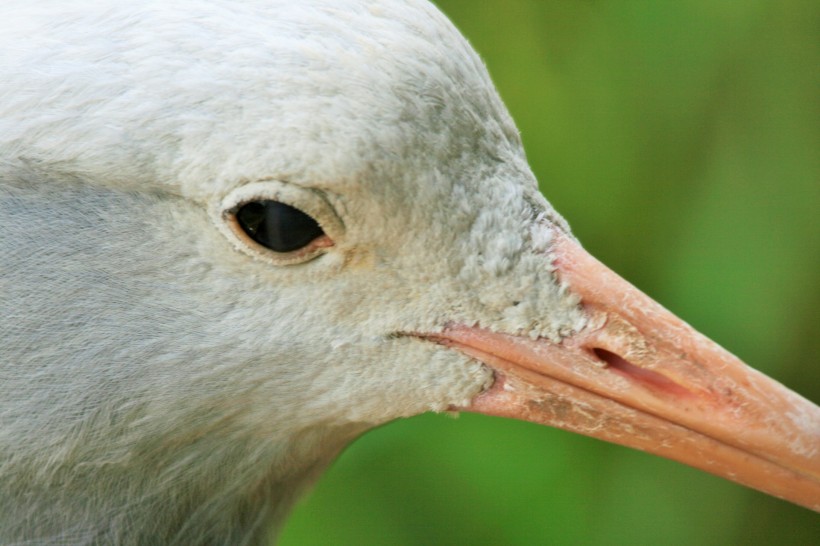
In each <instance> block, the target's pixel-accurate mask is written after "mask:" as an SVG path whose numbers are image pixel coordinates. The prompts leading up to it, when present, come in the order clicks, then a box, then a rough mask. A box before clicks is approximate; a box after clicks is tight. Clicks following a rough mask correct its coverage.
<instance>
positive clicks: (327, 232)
mask: <svg viewBox="0 0 820 546" xmlns="http://www.w3.org/2000/svg"><path fill="white" fill-rule="evenodd" d="M215 212H216V216H217V219H218V225H219V227H220V230H221V231H222V232H223V234H225V235H226V236H227V237H228V238H229V240H231V242H233V243H234V246H236V247H237V248H239V249H240V250H242V251H243V252H245V253H247V254H251V255H252V256H254V257H257V258H261V259H264V260H266V261H268V262H271V263H273V264H275V265H292V264H298V263H304V262H308V261H310V260H313V259H315V258H317V257H319V256H321V255H322V254H325V253H326V252H328V251H329V249H331V248H332V247H333V246H335V244H336V242H337V241H338V240H339V239H340V238H341V237H342V235H343V234H344V226H343V224H342V222H341V220H340V219H339V217H338V215H337V214H336V212H335V211H334V210H333V207H332V206H331V205H330V203H329V202H328V201H327V199H326V198H325V196H324V195H323V194H322V192H320V191H318V190H314V189H310V188H303V187H300V186H297V185H295V184H291V183H287V182H282V181H279V180H265V181H260V182H252V183H249V184H245V185H243V186H240V187H239V188H236V189H235V190H233V191H232V192H230V193H229V194H228V195H227V196H225V198H224V199H223V200H222V202H221V203H220V204H219V205H218V206H217V210H216V211H215ZM294 222H295V224H294ZM300 226H301V227H300ZM292 229H296V230H297V231H298V230H302V231H301V233H290V232H289V231H291V230H292ZM260 230H261V231H260ZM262 232H264V233H262Z"/></svg>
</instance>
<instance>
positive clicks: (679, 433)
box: [0, 0, 820, 544]
mask: <svg viewBox="0 0 820 546" xmlns="http://www.w3.org/2000/svg"><path fill="white" fill-rule="evenodd" d="M7 11H8V14H10V16H11V17H10V18H9V19H7V20H6V21H4V23H3V25H4V30H7V32H4V33H3V35H2V38H0V40H2V47H0V50H2V51H3V52H4V53H3V57H2V64H1V65H0V66H2V70H3V72H4V74H3V77H2V78H0V81H2V83H0V85H2V87H0V89H2V90H0V96H2V101H0V103H1V104H2V106H0V108H2V115H0V168H2V171H0V180H1V181H2V183H1V184H0V188H2V190H0V191H2V193H0V195H2V198H0V209H1V210H2V213H0V221H2V228H0V233H2V235H0V237H2V239H0V267H2V269H0V273H1V274H2V276H0V279H1V280H0V283H1V284H0V290H1V292H0V294H2V296H3V297H2V301H1V302H0V305H2V309H0V311H2V312H0V316H1V317H2V318H0V321H2V322H0V333H2V340H3V341H2V353H0V354H2V357H3V359H2V367H0V386H2V388H1V389H0V415H2V425H3V426H2V427H0V491H2V495H0V542H3V543H22V544H51V543H54V544H143V543H161V544H166V543H168V544H174V543H177V544H191V543H202V544H252V543H258V542H260V541H262V540H264V537H265V536H266V533H267V532H268V528H269V527H271V526H272V527H273V528H278V527H281V525H282V522H283V521H284V520H285V518H286V516H287V514H288V512H289V510H290V508H291V507H292V505H293V503H294V502H295V500H296V499H298V498H299V497H300V495H301V494H302V493H303V492H304V491H305V490H306V489H308V488H309V486H310V485H311V484H312V483H313V482H314V481H315V480H316V479H317V478H318V477H319V475H320V474H321V473H322V471H323V470H324V469H325V468H326V467H327V466H328V464H330V462H331V461H332V460H333V459H334V458H335V456H336V455H337V454H338V453H339V452H340V450H342V449H343V448H344V447H345V446H346V445H347V444H348V443H350V442H351V441H352V440H354V439H355V438H356V437H358V436H359V435H361V434H362V433H364V432H365V431H367V430H369V429H371V428H373V427H376V426H378V425H380V424H383V423H386V422H389V421H391V420H394V419H397V418H400V417H406V416H411V415H415V414H418V413H422V412H426V411H433V412H445V411H473V412H479V413H485V414H492V415H501V416H507V417H514V418H519V419H525V420H530V421H534V422H538V423H542V424H549V425H552V426H558V427H560V428H566V429H569V430H573V431H576V432H581V433H584V434H589V435H593V436H595V437H599V438H602V439H607V440H610V441H615V442H617V443H623V444H626V445H629V446H632V447H637V448H639V449H643V450H646V451H649V452H651V453H655V454H659V455H662V456H666V457H669V458H673V459H675V460H679V461H681V462H684V463H687V464H690V465H692V466H696V467H699V468H702V469H704V470H707V471H710V472H712V473H716V474H719V475H722V476H724V477H727V478H730V479H733V480H735V481H738V482H741V483H743V484H745V485H749V486H751V487H755V488H758V489H761V490H764V491H766V492H768V493H770V494H773V495H775V496H779V497H782V498H785V499H787V500H790V501H792V502H795V503H798V504H801V505H804V506H806V507H808V508H812V509H814V510H818V509H820V481H819V480H818V475H820V468H818V466H819V464H820V461H819V460H818V457H820V455H819V454H818V449H819V448H820V410H818V409H817V407H816V406H815V405H814V404H812V403H811V402H809V401H808V400H805V399H804V398H802V397H800V396H799V395H797V394H795V393H793V392H791V391H789V390H788V389H786V388H785V387H783V386H781V385H779V384H778V383H776V382H774V381H773V380H769V379H767V378H765V376H763V375H762V374H759V373H757V372H755V371H753V370H751V369H750V368H747V367H745V365H743V364H742V363H740V362H739V361H738V360H737V359H736V358H735V357H733V356H731V355H730V354H729V353H727V352H725V351H724V350H723V349H721V348H720V347H718V346H717V345H715V344H713V343H712V342H710V341H708V340H707V339H706V338H705V337H703V336H701V335H700V334H698V333H697V332H695V331H694V330H692V329H691V328H690V327H689V326H687V325H686V324H685V323H683V322H682V321H680V320H679V319H677V318H675V317H674V316H672V315H671V313H669V312H668V311H666V310H664V309H663V308H661V307H660V306H659V305H658V304H656V303H654V302H652V301H651V300H650V299H649V298H648V297H646V296H644V295H643V294H641V293H640V292H638V291H637V289H635V288H633V287H631V286H630V285H629V284H628V283H626V281H623V280H622V279H620V278H619V277H618V276H617V275H616V274H614V273H613V272H611V271H610V270H609V269H607V268H606V267H605V266H603V265H602V264H601V263H600V262H598V261H597V260H595V259H594V258H592V257H591V256H590V255H589V254H587V253H586V252H585V251H584V250H583V248H582V247H581V246H580V244H579V243H578V241H577V240H576V239H575V238H574V236H573V235H572V233H571V231H570V229H569V227H568V225H567V223H566V222H565V221H564V220H563V219H562V218H561V216H559V215H558V213H557V212H556V211H555V210H554V209H553V208H552V206H551V205H550V204H549V203H548V202H547V201H546V200H545V199H544V197H543V196H541V194H540V192H539V191H538V186H537V183H536V181H535V178H534V176H533V174H532V172H531V170H530V169H529V167H528V165H527V161H526V158H525V156H524V153H523V149H522V145H521V140H520V136H519V134H518V132H517V130H516V128H515V125H514V123H513V121H512V119H511V118H510V116H509V114H508V113H507V111H506V109H505V107H504V105H503V103H502V102H501V100H500V98H499V97H498V95H497V93H496V91H495V90H494V87H493V85H492V83H491V81H490V79H489V76H488V75H487V71H486V69H485V67H484V66H483V64H482V62H481V61H480V59H479V58H478V56H477V55H476V54H475V52H474V51H473V50H472V48H471V47H470V45H469V44H468V43H467V42H466V40H465V39H464V38H463V37H462V36H461V35H460V34H459V33H458V31H457V30H456V29H455V28H454V27H453V26H452V25H451V24H450V23H449V22H448V21H447V19H446V18H445V17H444V16H443V15H442V14H441V13H440V12H439V11H438V10H437V9H436V8H434V7H433V6H432V5H430V4H428V3H426V2H422V1H416V0H412V1H406V2H398V1H382V2H367V1H363V0H342V1H334V2H331V1H327V0H311V1H306V2H290V1H276V0H269V1H251V2H246V3H234V2H227V1H210V2H204V1H199V0H182V1H179V2H174V3H139V4H136V3H125V2H121V3H113V4H112V3H94V2H79V1H69V2H59V3H57V2H48V1H46V2H40V3H38V4H37V5H36V6H28V5H26V4H25V3H22V2H17V1H16V0H12V2H10V3H9V6H8V7H7Z"/></svg>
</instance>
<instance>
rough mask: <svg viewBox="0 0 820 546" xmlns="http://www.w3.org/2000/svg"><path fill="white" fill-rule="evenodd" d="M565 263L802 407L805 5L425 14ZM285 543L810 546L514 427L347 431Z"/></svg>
mask: <svg viewBox="0 0 820 546" xmlns="http://www.w3.org/2000/svg"><path fill="white" fill-rule="evenodd" d="M438 4H439V6H440V7H441V9H443V10H444V11H445V13H447V14H448V15H449V16H450V17H451V19H452V20H453V21H454V22H455V23H456V25H457V26H458V27H459V28H460V29H461V30H462V32H464V33H465V34H466V35H467V37H468V38H469V39H470V40H471V42H472V43H473V45H474V46H475V47H476V48H477V49H478V51H479V52H480V53H481V54H482V56H483V57H484V59H485V61H486V63H487V65H488V67H489V70H490V73H491V74H492V75H493V78H494V80H495V82H496V84H497V86H498V88H499V90H500V92H501V95H502V97H503V98H504V100H505V102H506V103H507V105H508V107H509V109H510V110H511V112H512V114H513V117H514V118H515V119H516V121H517V123H518V126H519V128H520V130H521V132H522V135H523V139H524V143H525V146H526V149H527V153H528V156H529V159H530V162H531V165H532V167H533V169H534V170H535V173H536V175H537V176H538V178H539V180H540V181H541V188H542V191H543V192H544V193H545V194H546V195H547V197H548V198H549V199H550V201H551V202H552V203H553V204H554V205H555V206H556V208H557V209H558V210H559V211H560V212H561V213H562V214H563V215H564V216H565V217H566V218H567V219H568V220H569V222H570V224H571V225H572V226H573V228H574V231H575V233H576V234H577V235H578V237H579V238H580V239H581V241H582V242H583V243H584V244H585V246H586V247H587V248H588V249H589V250H590V251H591V252H592V253H593V254H595V255H597V256H598V257H599V258H601V259H602V260H603V261H604V262H605V263H607V264H608V265H610V267H612V268H613V269H615V270H616V271H618V272H619V273H621V274H622V275H623V276H624V277H626V278H627V279H629V280H631V281H632V282H633V283H634V284H636V285H637V286H639V287H641V288H642V289H643V290H644V291H646V292H648V293H649V294H650V295H652V296H653V297H655V298H656V299H658V300H659V301H661V302H662V303H663V304H664V305H666V306H667V307H669V308H670V309H672V310H673V311H674V312H676V313H678V314H679V315H681V316H682V317H683V318H684V319H686V320H687V321H689V322H690V323H691V324H693V325H694V326H695V327H696V328H698V329H699V330H701V331H703V332H705V333H706V334H707V335H709V336H710V337H712V338H713V339H715V340H717V341H718V342H719V343H721V344H722V345H724V346H725V347H727V348H728V349H730V350H731V351H733V352H735V353H736V354H738V355H739V356H740V357H741V358H743V359H744V360H746V361H747V362H749V363H750V364H751V365H753V366H754V367H757V368H758V369H760V370H762V371H764V372H765V373H767V374H769V375H772V376H774V377H776V378H778V379H779V380H780V381H782V382H783V383H786V384H787V385H789V386H791V387H792V388H794V389H796V390H797V391H798V392H801V393H802V394H803V395H804V396H807V397H808V398H810V399H812V400H815V401H818V400H820V366H818V354H820V342H819V341H818V340H820V335H818V325H819V324H820V320H818V309H820V282H818V280H819V277H820V275H818V266H820V220H819V219H818V217H819V215H820V123H818V120H820V116H819V115H818V114H820V97H819V96H818V90H820V69H819V68H818V67H820V40H819V39H818V29H820V24H819V23H820V9H818V6H819V5H818V4H817V2H814V1H805V2H800V1H792V0H744V1H743V2H730V1H728V0H682V1H677V2H673V1H643V2H616V1H603V0H599V1H593V0H588V1H580V0H573V1H570V0H542V1H536V0H530V1H525V0H503V1H502V0H498V1H483V0H482V1H467V0H463V1H458V0H446V1H445V0H441V1H440V2H438ZM280 542H281V544H284V545H286V546H304V545H322V546H325V545H328V544H334V545H346V544H349V545H357V546H360V545H369V544H373V545H375V544H390V545H420V544H471V545H482V544H499V545H531V544H624V545H630V546H634V545H640V544H647V545H650V544H651V545H655V544H665V545H677V544H680V545H691V544H698V545H699V546H704V545H725V544H743V545H747V546H748V545H754V544H760V545H769V544H778V545H803V544H805V545H808V544H820V516H818V515H817V514H814V513H812V512H809V511H807V510H804V509H801V508H797V507H794V506H791V505H789V504H786V503H784V502H781V501H778V500H775V499H772V498H769V497H767V496H764V495H762V494H759V493H756V492H753V491H750V490H747V489H744V488H742V487H740V486H736V485H733V484H730V483H728V482H725V481H722V480H719V479H717V478H713V477H711V476H708V475H706V474H703V473H701V472H698V471H695V470H692V469H689V468H687V467H684V466H681V465H679V464H676V463H671V462H668V461H664V460H660V459H656V458H653V457H650V456H647V455H644V454H642V453H638V452H634V451H630V450H627V449H624V448H621V447H616V446H611V445H607V444H604V443H601V442H598V441H595V440H590V439H587V438H583V437H580V436H575V435H570V434H568V433H564V432H560V431H556V430H551V429H547V428H542V427H537V426H534V425H529V424H526V423H517V422H512V421H502V420H498V419H491V418H485V417H480V416H475V415H463V416H461V417H460V418H458V419H451V418H448V417H446V416H438V415H426V416H421V417H418V418H414V419H410V420H406V421H402V422H396V423H392V424H390V425H388V426H386V427H383V428H381V429H379V430H376V431H373V432H371V433H368V434H367V435H365V436H364V437H363V438H361V439H360V440H359V441H358V442H356V443H355V444H354V445H353V446H352V447H350V448H349V449H348V450H347V451H346V452H345V453H344V454H343V456H342V457H341V459H340V460H339V461H337V462H336V463H335V465H334V466H333V467H332V468H331V469H330V471H329V472H328V474H327V475H326V476H325V477H324V478H323V479H322V480H321V481H320V482H319V484H318V486H317V488H316V489H315V491H314V492H313V493H312V494H311V495H309V496H308V497H307V498H306V499H305V500H304V501H303V502H302V503H301V504H300V505H299V507H298V508H297V510H296V511H295V513H294V514H293V517H292V519H291V521H290V523H289V525H288V527H287V528H286V529H285V532H284V534H283V535H282V537H281V541H280Z"/></svg>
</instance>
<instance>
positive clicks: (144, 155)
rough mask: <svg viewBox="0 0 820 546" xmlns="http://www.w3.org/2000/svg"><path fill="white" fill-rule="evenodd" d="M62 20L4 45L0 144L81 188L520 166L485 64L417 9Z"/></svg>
mask: <svg viewBox="0 0 820 546" xmlns="http://www.w3.org/2000/svg"><path fill="white" fill-rule="evenodd" d="M55 9H59V10H61V11H62V12H63V14H62V15H64V16H63V17H59V18H58V17H44V16H37V14H32V13H29V14H28V18H27V21H28V23H27V24H22V25H20V28H22V29H27V30H26V36H19V35H18V36H13V37H7V38H6V39H5V40H3V42H5V41H6V40H12V39H15V40H18V41H17V45H16V46H15V47H14V48H12V49H11V50H10V51H11V53H10V54H9V55H10V57H9V58H10V59H11V62H10V63H8V65H9V67H10V68H9V69H8V70H9V71H10V74H9V78H7V79H6V81H7V85H8V86H9V87H8V88H7V91H4V92H3V95H4V97H5V96H8V97H9V100H8V101H6V106H5V107H0V108H2V109H3V110H4V114H6V113H7V114H8V115H4V116H3V118H4V119H5V120H6V122H5V124H4V125H6V126H7V128H8V130H5V127H4V131H0V134H5V135H7V136H6V137H5V138H3V139H2V142H0V144H2V146H3V147H4V148H5V149H6V150H11V151H12V152H14V154H15V155H16V156H17V157H20V158H22V159H28V160H31V161H33V162H37V163H38V164H41V165H49V164H54V165H59V167H60V168H61V169H67V170H76V171H78V172H82V173H83V177H84V178H85V179H87V180H89V179H90V180H94V181H96V182H99V183H104V184H113V185H121V186H138V187H139V188H143V187H145V186H146V185H159V186H161V187H164V188H165V189H168V190H171V191H174V192H177V193H180V194H182V195H185V196H187V197H190V198H193V199H195V200H208V199H210V198H213V197H214V196H219V195H224V194H225V193H226V192H227V191H229V190H230V189H232V188H233V187H236V186H237V185H239V184H243V183H245V182H247V181H253V180H259V179H265V178H279V179H286V180H289V181H292V182H295V183H299V184H303V185H308V186H311V185H313V186H316V185H320V186H332V185H336V186H338V187H341V186H343V185H345V184H347V185H351V184H353V185H355V184H362V183H365V182H367V181H371V182H372V183H376V184H381V183H383V182H384V179H385V178H395V177H397V176H399V175H402V176H404V177H405V178H407V179H410V180H421V179H422V178H424V177H423V176H422V175H423V174H429V173H430V172H432V171H435V172H437V173H438V174H442V172H443V173H444V174H452V173H454V172H458V173H463V172H464V170H465V168H466V166H468V165H472V164H475V163H476V162H492V161H496V162H497V161H499V160H502V161H503V160H506V159H509V158H520V157H521V156H522V155H523V154H522V152H521V151H520V143H519V140H518V135H517V132H516V130H515V127H514V125H513V123H512V121H511V120H510V118H509V116H508V115H507V113H506V110H505V109H504V107H503V105H502V103H501V101H500V99H499V98H498V97H497V95H496V93H495V91H494V89H493V86H492V84H491V82H490V80H489V77H488V76H487V74H486V71H485V69H484V67H483V65H482V64H481V62H480V60H479V59H478V57H477V55H476V54H475V53H474V52H473V51H472V49H471V48H470V46H469V44H467V42H466V40H464V39H463V38H462V37H461V35H460V34H459V33H458V31H457V30H456V29H455V28H454V27H452V25H451V24H450V23H449V22H448V21H447V20H446V18H445V17H444V16H443V15H441V14H440V13H439V12H438V11H437V10H436V9H435V8H434V7H433V6H432V5H430V4H428V3H427V2H424V1H409V2H398V1H396V2H393V1H379V2H369V1H362V0H344V1H337V0H334V1H332V2H331V1H327V0H313V1H305V2H281V1H275V0H274V1H269V2H249V3H241V4H237V3H235V2H201V1H193V0H189V1H183V2H175V3H173V5H172V6H171V5H166V4H162V3H129V2H122V3H117V4H110V3H107V4H106V7H105V9H101V8H100V5H98V4H96V3H93V2H91V3H89V2H85V3H84V2H68V3H62V4H60V5H59V8H55ZM20 11H26V10H24V9H22V8H21V9H20ZM23 19H26V18H25V17H23ZM55 21H59V24H57V23H55ZM16 34H20V33H19V32H18V33H16ZM78 36H82V40H78V38H77V37H78ZM44 37H47V38H44ZM23 112H25V114H23ZM2 123H3V122H2V121H0V124H2ZM6 155H11V154H6ZM408 172H410V173H411V174H412V173H415V174H417V175H418V176H409V177H408V176H406V175H407V173H408ZM371 189H373V188H371Z"/></svg>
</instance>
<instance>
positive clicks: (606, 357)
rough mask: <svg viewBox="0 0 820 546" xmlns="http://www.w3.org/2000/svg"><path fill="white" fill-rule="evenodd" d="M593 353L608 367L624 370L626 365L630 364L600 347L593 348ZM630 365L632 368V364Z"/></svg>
mask: <svg viewBox="0 0 820 546" xmlns="http://www.w3.org/2000/svg"><path fill="white" fill-rule="evenodd" d="M592 352H593V354H595V356H597V357H598V358H599V359H601V360H603V361H604V362H605V363H606V364H607V365H608V366H612V367H613V368H621V369H622V368H624V364H629V362H627V361H626V360H625V359H623V358H621V357H620V356H618V355H616V354H615V353H613V352H611V351H607V350H606V349H601V348H600V347H593V348H592ZM629 365H630V366H631V365H632V364H629Z"/></svg>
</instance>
